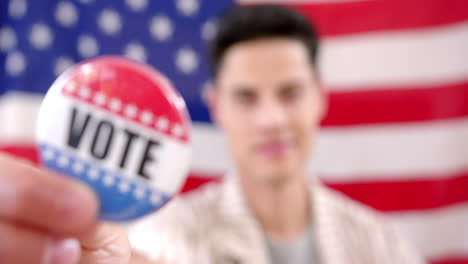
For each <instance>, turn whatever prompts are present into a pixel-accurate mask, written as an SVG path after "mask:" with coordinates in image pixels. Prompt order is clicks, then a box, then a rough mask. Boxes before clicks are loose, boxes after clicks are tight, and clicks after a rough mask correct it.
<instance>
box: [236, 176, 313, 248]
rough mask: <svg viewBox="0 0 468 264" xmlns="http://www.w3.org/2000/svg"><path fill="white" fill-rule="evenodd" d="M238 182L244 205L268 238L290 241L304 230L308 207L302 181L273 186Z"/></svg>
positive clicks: (304, 183)
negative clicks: (241, 190)
mask: <svg viewBox="0 0 468 264" xmlns="http://www.w3.org/2000/svg"><path fill="white" fill-rule="evenodd" d="M240 178H241V179H240V182H241V186H242V189H243V192H244V195H245V197H246V201H247V204H248V206H249V208H250V209H251V210H252V211H253V213H254V215H255V217H256V218H257V221H258V222H259V223H260V225H261V227H262V229H263V231H264V232H265V233H266V234H267V235H268V236H270V237H271V238H275V239H279V240H291V239H294V238H296V237H297V236H299V235H300V234H301V233H303V232H304V231H305V230H306V229H307V227H308V226H309V224H310V219H311V217H310V214H311V212H310V211H311V210H310V208H311V206H310V199H309V193H308V192H309V190H308V187H307V184H306V180H305V178H303V177H298V178H295V177H294V178H292V179H289V180H285V181H282V182H275V183H258V182H252V181H249V180H245V179H247V178H244V177H240Z"/></svg>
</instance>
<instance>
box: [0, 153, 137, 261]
mask: <svg viewBox="0 0 468 264" xmlns="http://www.w3.org/2000/svg"><path fill="white" fill-rule="evenodd" d="M97 208H98V202H97V200H96V197H95V196H94V194H93V192H92V191H91V190H90V189H88V188H87V187H86V186H84V185H82V184H80V183H79V182H76V181H74V180H72V179H70V178H66V177H63V176H59V175H55V174H54V173H52V172H47V171H45V170H40V169H38V168H36V167H34V166H33V165H31V164H29V163H28V162H26V161H21V160H16V159H14V158H12V157H8V156H7V155H5V154H1V153H0V263H9V264H16V263H18V264H30V263H38V264H49V263H50V264H62V263H64V264H65V263H66V264H71V263H80V264H107V263H109V264H110V263H112V264H114V263H116V264H129V263H130V258H131V249H130V245H129V243H128V239H127V235H126V233H125V232H124V231H123V230H122V229H121V228H119V227H117V226H113V225H109V224H102V223H98V222H97V220H96V213H97Z"/></svg>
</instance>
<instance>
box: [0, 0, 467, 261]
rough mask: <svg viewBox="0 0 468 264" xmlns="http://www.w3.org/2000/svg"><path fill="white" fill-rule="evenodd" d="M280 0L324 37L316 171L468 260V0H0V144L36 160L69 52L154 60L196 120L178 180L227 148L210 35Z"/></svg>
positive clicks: (447, 257)
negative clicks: (41, 126) (235, 10)
mask: <svg viewBox="0 0 468 264" xmlns="http://www.w3.org/2000/svg"><path fill="white" fill-rule="evenodd" d="M260 2H261V3H278V4H283V5H287V6H289V7H291V8H293V9H296V10H298V11H299V12H301V13H303V14H305V15H306V16H307V17H309V18H310V19H311V21H313V23H314V24H315V25H316V26H317V27H318V31H319V33H320V36H321V37H322V40H323V41H322V49H321V57H320V65H319V67H320V71H321V72H322V78H323V81H324V83H325V85H326V87H327V89H328V90H329V92H330V107H329V108H330V109H329V113H328V115H327V117H326V118H325V120H324V121H323V129H322V132H321V133H320V136H319V140H318V143H317V146H316V148H315V150H314V155H313V157H312V158H311V162H310V165H311V166H310V171H311V175H318V176H319V177H321V178H322V180H323V181H324V182H325V183H326V184H327V185H329V186H330V187H331V188H334V189H337V190H339V191H341V192H343V193H345V194H346V195H348V196H350V197H351V198H353V199H356V200H358V201H361V202H363V203H365V204H367V205H369V206H371V207H373V208H376V209H377V210H380V211H382V212H383V213H384V214H385V215H386V216H387V217H388V218H389V219H390V221H392V222H393V223H394V224H395V225H396V226H397V227H398V228H399V229H400V230H401V231H402V232H403V233H404V234H405V235H406V236H407V237H408V238H410V239H411V240H412V242H413V243H414V244H415V245H416V246H417V248H418V249H419V250H420V251H421V252H422V253H423V254H424V255H425V256H426V257H427V259H429V260H430V261H431V263H434V264H435V263H437V264H442V263H444V264H460V263H468V0H378V1H358V0H356V1H353V0H334V1H325V0H322V1H317V0H315V1H314V0H309V1H307V0H292V1H260V0H244V1H237V2H235V1H234V2H233V1H229V0H216V1H215V0H211V1H208V0H173V1H172V0H171V1H150V0H119V1H117V0H116V1H98V0H34V1H33V0H0V151H5V152H9V153H12V154H14V155H18V156H20V157H25V158H28V159H30V160H33V161H36V162H37V160H38V159H37V152H36V146H35V142H34V129H35V120H36V114H37V111H38V107H39V105H40V103H41V99H42V96H43V95H44V94H45V92H46V91H47V89H48V88H49V86H50V85H51V84H52V82H53V81H54V80H55V78H56V77H57V76H58V75H59V74H60V73H62V72H63V71H64V70H65V69H67V68H68V67H70V66H72V65H73V64H74V63H77V62H80V61H82V60H84V59H88V58H91V57H95V56H99V55H102V54H120V55H124V56H127V57H130V58H133V59H135V60H138V61H142V62H146V63H149V64H151V65H153V66H154V67H156V68H157V69H159V70H160V71H161V72H163V73H164V74H166V75H167V76H168V77H169V78H170V79H171V80H172V82H173V83H174V85H175V86H176V87H177V89H178V90H179V91H180V92H181V94H182V95H183V97H184V98H185V100H186V102H187V105H188V108H189V110H190V114H191V118H192V120H193V121H194V125H193V140H194V142H193V147H194V153H193V161H192V170H191V174H190V177H189V180H188V182H187V184H186V185H185V187H184V190H183V192H186V191H189V190H191V189H193V188H196V187H197V186H199V185H201V184H204V183H206V182H209V181H216V180H219V179H220V177H222V175H223V174H224V173H225V172H226V170H228V169H229V167H230V166H231V162H230V159H229V156H228V155H227V151H226V149H225V143H224V141H223V137H222V134H221V132H220V131H219V130H218V129H217V128H216V127H214V125H213V124H212V122H211V120H210V118H209V115H208V112H207V109H206V106H205V104H204V103H203V100H202V90H203V87H205V86H206V85H208V84H209V82H210V73H209V69H208V60H207V52H206V44H207V42H208V41H209V40H210V39H211V38H212V36H213V34H214V33H215V32H216V23H217V17H218V15H219V14H220V12H221V11H222V10H224V9H225V8H227V7H229V6H232V5H237V4H255V3H260Z"/></svg>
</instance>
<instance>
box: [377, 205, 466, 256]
mask: <svg viewBox="0 0 468 264" xmlns="http://www.w3.org/2000/svg"><path fill="white" fill-rule="evenodd" d="M386 217H388V219H390V221H391V222H392V223H394V224H395V226H396V227H397V229H398V230H400V231H401V233H402V234H405V235H406V237H407V238H408V239H409V240H410V241H411V242H412V243H413V244H414V245H415V246H416V248H417V249H419V250H420V252H421V254H423V255H424V256H426V257H429V258H431V259H437V258H444V257H447V256H459V255H462V254H465V255H466V253H467V252H468V229H467V228H463V223H468V203H464V204H458V205H454V206H448V207H443V208H438V209H431V210H424V211H413V212H404V213H387V214H386Z"/></svg>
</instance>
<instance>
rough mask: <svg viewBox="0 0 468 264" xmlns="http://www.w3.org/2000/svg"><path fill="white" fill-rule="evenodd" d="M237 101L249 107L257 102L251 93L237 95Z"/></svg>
mask: <svg viewBox="0 0 468 264" xmlns="http://www.w3.org/2000/svg"><path fill="white" fill-rule="evenodd" d="M236 101H237V102H238V103H240V104H244V105H248V104H252V103H254V102H255V96H254V95H253V94H250V93H241V94H237V95H236Z"/></svg>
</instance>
